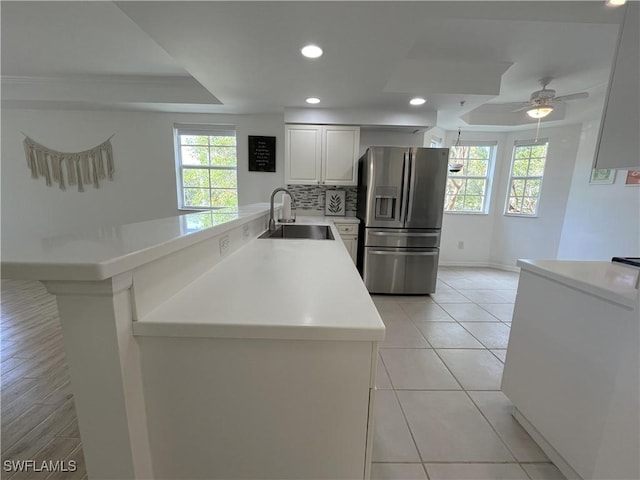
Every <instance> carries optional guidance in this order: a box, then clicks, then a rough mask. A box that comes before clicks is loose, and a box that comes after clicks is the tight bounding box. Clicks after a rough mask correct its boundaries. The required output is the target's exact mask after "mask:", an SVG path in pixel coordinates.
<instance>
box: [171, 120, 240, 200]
mask: <svg viewBox="0 0 640 480" xmlns="http://www.w3.org/2000/svg"><path fill="white" fill-rule="evenodd" d="M183 135H196V136H206V137H207V145H201V146H202V147H205V146H206V147H207V155H208V158H209V159H211V156H212V149H218V148H231V147H233V148H234V149H235V154H236V164H235V165H234V166H224V165H211V164H209V165H189V164H184V163H183V159H182V148H181V147H183V146H194V145H191V144H186V143H182V141H181V138H182V136H183ZM211 137H233V138H234V142H233V145H226V146H224V147H222V146H218V145H212V144H211ZM235 139H236V132H235V127H234V126H228V125H174V144H175V158H176V167H177V168H176V177H177V187H178V192H177V193H178V207H179V208H184V209H189V210H212V209H213V210H216V209H224V208H229V206H228V205H214V199H213V194H214V192H218V191H229V192H234V193H235V195H236V203H235V205H234V206H236V207H237V193H238V188H237V170H238V164H237V142H236V141H235ZM185 170H202V171H207V172H208V175H207V178H208V186H206V187H195V186H187V187H185V185H184V171H185ZM212 171H233V172H236V173H235V178H236V187H235V188H228V187H217V186H214V185H211V172H212ZM185 188H186V189H198V190H207V191H208V197H209V205H208V206H202V205H192V204H189V203H188V202H187V201H186V198H185Z"/></svg>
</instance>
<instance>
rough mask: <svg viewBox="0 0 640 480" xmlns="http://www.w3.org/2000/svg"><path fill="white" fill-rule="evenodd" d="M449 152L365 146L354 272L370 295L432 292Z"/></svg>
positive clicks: (361, 160) (438, 250)
mask: <svg viewBox="0 0 640 480" xmlns="http://www.w3.org/2000/svg"><path fill="white" fill-rule="evenodd" d="M448 159H449V149H447V148H419V147H406V148H405V147H370V148H368V149H367V151H366V153H365V154H364V155H363V156H362V157H361V158H360V160H359V169H358V206H357V216H358V218H359V219H360V221H361V224H360V235H359V240H358V242H359V245H358V268H359V270H360V273H361V274H362V278H363V279H364V282H365V285H366V286H367V288H368V290H369V292H371V293H391V294H428V293H434V292H435V291H436V277H437V273H438V255H439V252H440V248H439V247H440V228H441V227H442V214H443V208H444V195H445V188H446V181H447V169H448Z"/></svg>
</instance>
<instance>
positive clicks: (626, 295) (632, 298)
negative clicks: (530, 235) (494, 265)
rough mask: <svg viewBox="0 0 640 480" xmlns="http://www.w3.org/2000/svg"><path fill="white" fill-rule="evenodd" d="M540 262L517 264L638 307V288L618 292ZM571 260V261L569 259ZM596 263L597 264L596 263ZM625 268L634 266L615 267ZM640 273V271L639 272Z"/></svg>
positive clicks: (632, 307)
mask: <svg viewBox="0 0 640 480" xmlns="http://www.w3.org/2000/svg"><path fill="white" fill-rule="evenodd" d="M550 261H552V260H544V262H550ZM539 262H542V261H541V260H532V259H519V260H518V261H517V263H516V264H517V265H518V266H519V267H520V268H521V269H523V270H525V271H528V272H531V273H533V274H536V275H539V276H541V277H545V278H548V279H550V280H553V281H556V282H558V283H560V284H563V285H566V286H568V287H571V288H574V289H576V290H580V291H582V292H585V293H588V294H590V295H594V296H596V297H598V298H601V299H603V300H606V301H609V302H612V303H615V304H618V305H620V306H623V307H625V308H628V309H634V308H638V301H639V297H638V290H637V289H631V288H630V289H629V291H624V290H623V291H619V292H616V291H614V290H612V289H610V288H604V287H601V286H598V285H594V284H593V283H590V282H586V281H584V280H581V279H579V278H576V277H571V276H568V275H566V274H563V273H560V272H555V271H553V270H551V269H549V267H548V266H546V267H545V266H544V265H541V264H540V263H539ZM555 262H559V263H562V262H563V261H562V260H555ZM567 262H569V261H567ZM581 263H585V264H587V263H594V262H587V261H585V262H581ZM594 265H595V264H594ZM618 267H620V268H625V269H629V270H632V271H633V267H627V266H624V265H622V264H620V265H617V264H616V265H615V268H618ZM638 274H639V275H640V272H639V273H638Z"/></svg>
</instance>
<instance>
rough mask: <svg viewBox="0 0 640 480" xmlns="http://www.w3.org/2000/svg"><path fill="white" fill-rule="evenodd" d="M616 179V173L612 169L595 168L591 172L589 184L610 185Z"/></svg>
mask: <svg viewBox="0 0 640 480" xmlns="http://www.w3.org/2000/svg"><path fill="white" fill-rule="evenodd" d="M615 179H616V171H615V170H613V169H612V168H594V169H593V170H591V178H590V179H589V183H590V184H592V185H610V184H612V183H613V182H614V181H615Z"/></svg>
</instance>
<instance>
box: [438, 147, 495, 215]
mask: <svg viewBox="0 0 640 480" xmlns="http://www.w3.org/2000/svg"><path fill="white" fill-rule="evenodd" d="M494 149H495V143H492V144H475V145H457V146H453V147H451V148H450V150H449V165H454V164H459V165H462V168H461V170H460V171H459V172H451V171H450V172H449V178H448V179H447V191H446V195H445V202H444V210H445V212H464V213H486V208H487V197H488V196H489V195H488V191H489V175H490V172H491V167H492V165H491V163H492V159H493V156H494Z"/></svg>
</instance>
